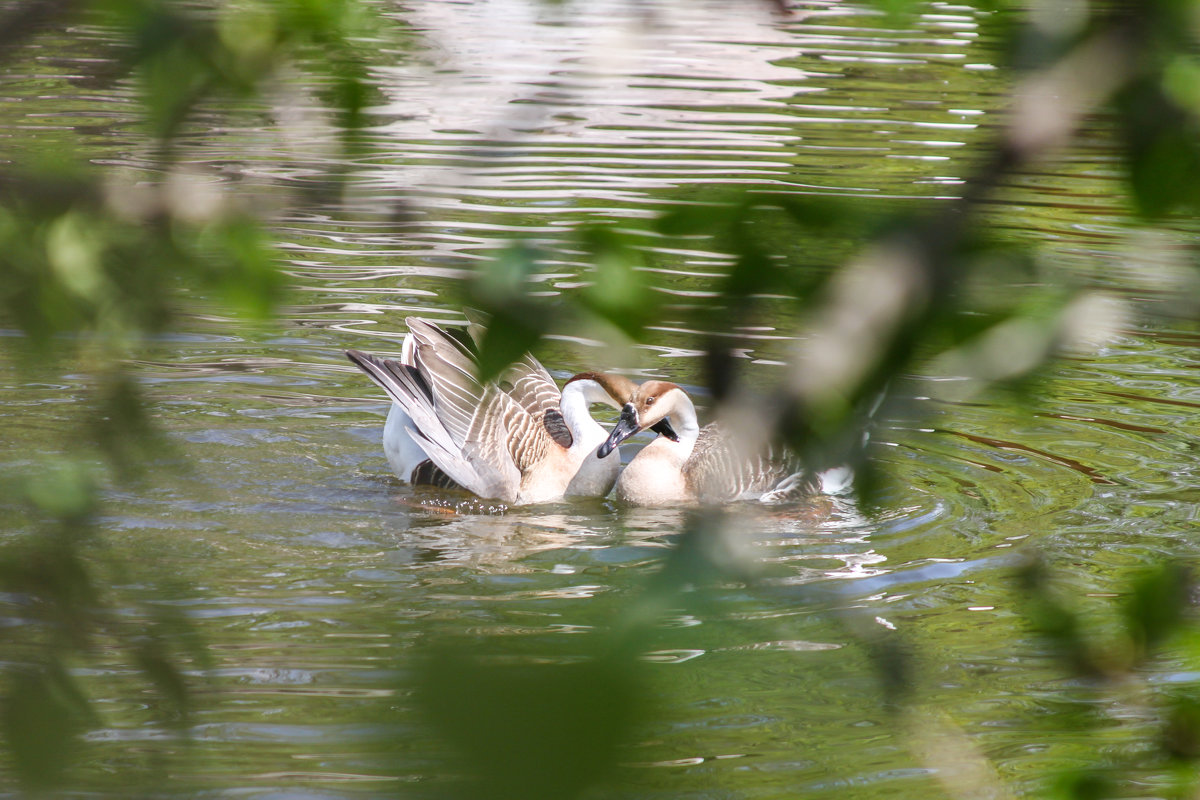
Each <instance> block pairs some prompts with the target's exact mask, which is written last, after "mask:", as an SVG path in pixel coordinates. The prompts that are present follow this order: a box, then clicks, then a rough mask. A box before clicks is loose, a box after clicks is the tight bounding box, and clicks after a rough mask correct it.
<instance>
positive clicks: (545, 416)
mask: <svg viewBox="0 0 1200 800" xmlns="http://www.w3.org/2000/svg"><path fill="white" fill-rule="evenodd" d="M500 387H501V388H502V389H504V390H505V391H506V392H507V393H508V395H509V396H510V397H512V399H513V400H515V401H516V402H517V404H518V405H520V406H521V407H522V408H524V409H525V410H526V411H528V412H529V413H530V415H532V417H533V418H534V419H535V420H538V421H539V422H540V423H541V424H542V426H543V427H544V428H545V429H546V433H548V434H549V435H550V438H551V439H553V440H554V441H555V443H557V444H558V445H559V446H560V447H562V448H563V449H566V448H569V447H570V446H571V444H572V442H573V441H574V437H572V436H571V430H570V428H568V427H567V422H566V420H565V419H563V414H562V407H561V400H562V392H561V391H559V388H558V384H556V383H555V382H554V378H552V377H550V373H549V372H547V371H546V368H545V367H543V366H542V364H541V362H540V361H538V360H537V359H536V358H534V357H533V356H532V355H529V354H526V355H525V357H524V358H522V359H521V360H520V361H517V362H516V363H514V364H513V365H512V366H510V367H509V368H508V369H506V370H505V371H504V374H502V375H501V376H500Z"/></svg>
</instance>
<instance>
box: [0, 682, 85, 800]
mask: <svg viewBox="0 0 1200 800" xmlns="http://www.w3.org/2000/svg"><path fill="white" fill-rule="evenodd" d="M6 672H7V674H6V675H5V678H4V682H3V692H4V694H3V697H0V731H2V732H3V737H4V744H5V746H6V748H7V750H8V752H9V754H10V755H11V757H12V765H13V768H14V771H15V772H16V775H17V777H18V778H19V779H20V781H21V783H22V784H24V785H25V786H26V788H28V789H31V790H42V789H49V788H52V787H54V786H56V785H59V784H61V783H63V782H65V780H66V777H67V775H68V773H69V770H70V767H71V766H72V765H73V764H72V762H73V761H74V760H75V758H76V756H77V754H78V751H79V735H80V734H81V733H82V732H83V731H84V729H85V728H86V727H87V726H88V725H92V724H95V718H94V716H93V714H92V712H91V710H90V709H89V707H88V703H87V700H86V698H85V697H84V696H83V694H82V692H80V690H79V687H78V686H77V685H76V683H75V681H74V679H73V678H71V677H70V676H69V675H68V674H67V672H66V671H65V670H64V669H63V668H62V667H61V666H59V665H50V666H47V667H43V668H37V667H34V668H24V669H21V668H18V669H9V670H7V671H6Z"/></svg>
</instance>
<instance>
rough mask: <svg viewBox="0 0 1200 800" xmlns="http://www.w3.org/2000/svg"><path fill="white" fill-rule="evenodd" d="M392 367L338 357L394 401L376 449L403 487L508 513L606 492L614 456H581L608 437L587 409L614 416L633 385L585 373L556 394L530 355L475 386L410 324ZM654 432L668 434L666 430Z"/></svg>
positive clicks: (431, 334)
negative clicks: (489, 503) (499, 506)
mask: <svg viewBox="0 0 1200 800" xmlns="http://www.w3.org/2000/svg"><path fill="white" fill-rule="evenodd" d="M406 322H407V323H408V328H409V333H408V335H407V336H406V337H405V339H404V344H403V347H402V349H401V356H400V359H399V360H398V361H397V360H392V359H386V358H379V357H377V356H372V355H368V354H366V353H362V352H359V351H357V350H348V351H346V355H347V356H348V357H349V358H350V360H351V361H352V362H354V363H355V364H356V365H357V366H358V367H359V368H360V369H362V370H363V371H364V372H365V373H367V375H368V376H370V378H371V379H372V380H374V381H375V383H377V384H378V385H379V386H380V387H381V388H382V389H383V390H384V391H385V392H387V394H388V396H389V397H390V398H391V399H392V408H391V410H390V411H389V413H388V419H387V423H386V424H385V426H384V434H383V447H384V453H385V454H386V455H387V458H388V463H389V464H390V465H391V467H392V471H393V472H395V473H396V475H397V476H398V477H399V478H400V479H401V480H407V481H410V482H412V483H432V484H435V485H439V486H442V487H450V486H454V485H457V486H459V487H462V488H464V489H467V490H469V491H471V492H474V493H475V494H477V495H479V496H480V497H484V498H492V499H498V500H501V501H503V502H505V503H508V504H510V505H527V504H531V503H548V502H554V501H558V500H562V499H564V498H568V497H602V496H604V495H606V494H608V492H609V490H610V489H611V488H612V485H613V482H614V481H615V480H616V477H617V471H618V469H619V468H620V457H619V456H610V453H611V450H612V448H609V449H608V451H606V452H605V454H604V457H600V458H588V456H591V455H592V454H593V453H595V452H596V449H597V447H598V446H599V445H600V444H601V443H603V442H604V440H605V436H606V432H605V430H604V428H603V427H601V425H600V424H599V423H598V422H596V421H595V420H594V419H593V418H592V416H591V413H590V411H589V407H590V406H591V404H592V403H604V404H606V405H610V406H613V407H614V408H620V407H621V405H622V403H623V402H625V401H627V400H628V399H629V398H630V397H631V396H632V394H633V391H634V389H635V388H636V384H634V383H633V381H631V380H629V379H628V378H625V377H623V376H620V375H609V374H605V373H596V372H584V373H580V374H578V375H576V376H574V377H572V378H571V379H570V380H569V381H567V384H566V385H565V386H564V387H563V389H562V391H561V392H560V391H559V389H558V386H557V385H556V384H555V383H554V380H553V379H552V378H551V377H550V374H549V373H548V372H547V371H546V369H545V367H543V366H542V365H541V364H540V363H539V362H538V361H537V359H535V358H534V357H533V356H532V355H526V356H525V357H524V358H523V359H521V360H520V361H518V362H516V363H515V364H513V365H512V366H511V367H509V368H508V370H506V371H505V373H504V374H502V375H501V376H500V379H499V380H498V381H497V382H494V383H487V384H483V383H480V381H479V379H478V378H477V374H478V370H477V366H476V362H475V357H474V355H473V353H472V352H471V351H470V350H469V349H468V348H467V347H466V345H464V344H462V343H460V342H459V341H458V340H457V339H455V338H454V337H452V336H451V335H450V334H448V333H447V332H446V331H445V330H443V329H442V328H440V327H438V326H437V325H435V324H433V323H432V322H428V321H426V320H422V319H418V318H409V319H408V320H406ZM658 430H659V432H661V433H663V434H664V435H667V436H673V435H674V432H673V431H671V429H670V427H669V423H668V424H667V426H665V427H660V428H659V429H658Z"/></svg>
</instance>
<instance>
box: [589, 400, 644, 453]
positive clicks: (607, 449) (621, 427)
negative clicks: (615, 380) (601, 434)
mask: <svg viewBox="0 0 1200 800" xmlns="http://www.w3.org/2000/svg"><path fill="white" fill-rule="evenodd" d="M641 429H642V426H641V425H638V421H637V409H635V408H634V407H633V406H632V405H630V404H629V403H626V404H625V407H624V408H622V409H621V418H620V419H618V420H617V424H616V425H614V426H613V429H612V432H611V433H609V434H608V438H607V439H605V440H604V443H603V444H601V445H600V447H599V448H597V450H596V455H597V456H598V457H600V458H604V457H605V456H607V455H608V454H609V453H611V452H612V451H613V450H616V449H617V445H619V444H620V443H621V442H623V441H625V440H626V439H628V438H629V437H630V436H633V435H634V434H635V433H637V432H638V431H640V430H641Z"/></svg>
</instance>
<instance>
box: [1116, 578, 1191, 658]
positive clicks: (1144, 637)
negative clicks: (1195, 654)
mask: <svg viewBox="0 0 1200 800" xmlns="http://www.w3.org/2000/svg"><path fill="white" fill-rule="evenodd" d="M1192 589H1193V583H1192V580H1191V575H1190V574H1189V572H1188V571H1187V569H1186V568H1184V567H1183V565H1181V564H1179V563H1176V562H1164V563H1162V564H1159V565H1157V566H1155V567H1153V568H1151V569H1148V570H1146V571H1144V572H1143V573H1142V574H1140V575H1138V576H1136V578H1134V579H1133V580H1132V583H1131V586H1130V589H1129V593H1128V594H1127V595H1126V596H1125V597H1124V602H1123V603H1122V608H1121V610H1122V612H1123V614H1124V617H1125V625H1126V628H1127V630H1128V632H1129V637H1130V639H1131V640H1132V641H1133V643H1134V648H1135V654H1136V656H1137V657H1138V658H1141V659H1145V658H1147V657H1148V656H1150V655H1151V654H1152V653H1153V651H1154V650H1155V649H1156V648H1157V647H1159V646H1160V645H1161V644H1162V643H1163V642H1164V641H1165V640H1166V639H1167V638H1168V637H1169V636H1170V635H1171V634H1173V633H1174V632H1175V631H1177V630H1178V629H1179V628H1180V626H1181V625H1182V624H1183V622H1184V620H1185V618H1186V617H1185V615H1186V614H1187V612H1188V611H1189V610H1190V607H1191V591H1192Z"/></svg>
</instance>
